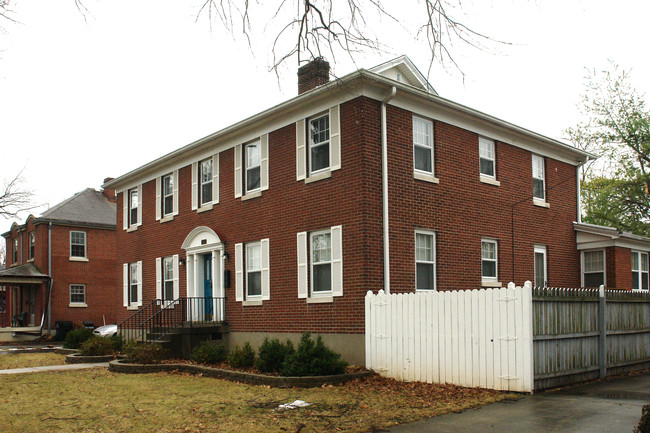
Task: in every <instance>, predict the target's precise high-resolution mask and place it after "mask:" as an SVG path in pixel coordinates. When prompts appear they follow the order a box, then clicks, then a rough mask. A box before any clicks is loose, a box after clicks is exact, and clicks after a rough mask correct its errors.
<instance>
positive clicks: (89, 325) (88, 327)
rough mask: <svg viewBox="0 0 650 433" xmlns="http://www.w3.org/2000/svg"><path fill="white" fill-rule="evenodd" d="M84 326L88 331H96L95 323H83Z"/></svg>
mask: <svg viewBox="0 0 650 433" xmlns="http://www.w3.org/2000/svg"><path fill="white" fill-rule="evenodd" d="M81 324H82V325H84V328H86V329H91V330H92V329H95V322H81Z"/></svg>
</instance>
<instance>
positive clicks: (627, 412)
mask: <svg viewBox="0 0 650 433" xmlns="http://www.w3.org/2000/svg"><path fill="white" fill-rule="evenodd" d="M645 404H650V373H645V374H641V375H634V376H626V377H623V378H620V379H613V380H608V381H604V382H598V383H591V384H587V385H580V386H573V387H571V388H567V389H564V390H560V391H552V392H544V393H539V394H535V395H532V396H526V397H523V398H521V399H520V400H517V401H510V402H504V403H494V404H491V405H488V406H484V407H482V408H479V409H475V410H467V411H465V412H461V413H453V414H447V415H443V416H439V417H435V418H431V419H428V420H425V421H418V422H414V423H410V424H404V425H401V426H396V427H393V428H391V429H389V430H388V431H389V432H391V433H405V432H409V433H424V432H427V433H442V432H463V433H474V432H476V433H478V432H481V433H497V432H499V433H501V432H526V433H530V432H558V433H559V432H562V433H582V432H584V433H587V432H589V433H596V432H608V433H618V432H621V433H631V432H632V430H633V429H634V427H635V426H636V425H637V424H638V422H639V418H641V407H642V406H643V405H645Z"/></svg>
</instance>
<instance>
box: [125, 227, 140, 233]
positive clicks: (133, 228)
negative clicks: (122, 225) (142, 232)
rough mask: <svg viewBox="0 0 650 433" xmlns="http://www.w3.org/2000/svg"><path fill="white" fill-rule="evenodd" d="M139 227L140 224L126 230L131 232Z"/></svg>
mask: <svg viewBox="0 0 650 433" xmlns="http://www.w3.org/2000/svg"><path fill="white" fill-rule="evenodd" d="M137 229H138V226H131V227H129V228H128V229H126V232H127V233H131V232H134V231H136V230H137Z"/></svg>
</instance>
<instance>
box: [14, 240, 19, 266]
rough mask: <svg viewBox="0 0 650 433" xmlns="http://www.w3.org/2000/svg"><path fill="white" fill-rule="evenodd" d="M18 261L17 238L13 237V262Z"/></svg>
mask: <svg viewBox="0 0 650 433" xmlns="http://www.w3.org/2000/svg"><path fill="white" fill-rule="evenodd" d="M16 263H18V238H14V261H13V264H14V265H15V264H16Z"/></svg>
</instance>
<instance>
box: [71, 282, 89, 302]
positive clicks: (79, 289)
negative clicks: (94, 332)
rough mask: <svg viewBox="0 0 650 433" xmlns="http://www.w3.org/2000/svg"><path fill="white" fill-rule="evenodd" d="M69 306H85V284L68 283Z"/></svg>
mask: <svg viewBox="0 0 650 433" xmlns="http://www.w3.org/2000/svg"><path fill="white" fill-rule="evenodd" d="M70 306H84V307H85V306H86V286H84V285H83V284H70Z"/></svg>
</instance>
